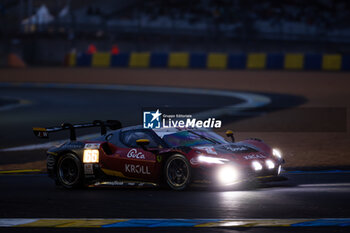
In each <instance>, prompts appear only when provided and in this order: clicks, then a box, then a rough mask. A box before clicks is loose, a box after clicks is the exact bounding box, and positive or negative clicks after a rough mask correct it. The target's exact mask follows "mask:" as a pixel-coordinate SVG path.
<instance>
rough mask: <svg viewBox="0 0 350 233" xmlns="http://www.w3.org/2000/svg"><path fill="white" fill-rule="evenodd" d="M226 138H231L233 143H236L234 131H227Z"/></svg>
mask: <svg viewBox="0 0 350 233" xmlns="http://www.w3.org/2000/svg"><path fill="white" fill-rule="evenodd" d="M226 136H227V137H228V138H231V140H232V142H235V137H234V136H233V132H232V130H227V131H226Z"/></svg>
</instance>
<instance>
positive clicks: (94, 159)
mask: <svg viewBox="0 0 350 233" xmlns="http://www.w3.org/2000/svg"><path fill="white" fill-rule="evenodd" d="M98 161H99V152H98V150H91V149H88V150H84V157H83V163H98Z"/></svg>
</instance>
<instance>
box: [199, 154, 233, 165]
mask: <svg viewBox="0 0 350 233" xmlns="http://www.w3.org/2000/svg"><path fill="white" fill-rule="evenodd" d="M227 161H228V160H227V159H223V158H216V157H210V156H205V155H200V156H198V162H201V163H212V164H224V163H225V162H227Z"/></svg>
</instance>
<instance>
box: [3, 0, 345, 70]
mask: <svg viewBox="0 0 350 233" xmlns="http://www.w3.org/2000/svg"><path fill="white" fill-rule="evenodd" d="M0 22H1V23H0V58H1V61H0V65H1V66H7V65H8V59H9V57H8V55H9V54H11V53H13V54H16V55H17V56H18V57H19V58H20V59H22V60H23V62H24V63H25V64H29V65H34V66H37V65H62V64H63V63H64V57H65V56H66V55H67V54H68V53H82V52H84V53H85V52H90V53H94V52H96V51H102V52H112V53H114V54H117V53H128V52H143V51H152V52H160V53H162V52H163V53H167V52H177V51H187V52H192V53H195V52H199V53H209V52H231V53H251V52H264V53H288V52H293V53H331V54H346V53H350V2H349V1H347V0H308V1H304V0H283V1H280V0H259V1H255V0H197V1H193V0H148V1H141V0H128V1H123V0H100V1H93V0H2V1H1V2H0ZM89 46H90V47H89ZM15 63H16V62H15Z"/></svg>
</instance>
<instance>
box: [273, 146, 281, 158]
mask: <svg viewBox="0 0 350 233" xmlns="http://www.w3.org/2000/svg"><path fill="white" fill-rule="evenodd" d="M272 154H273V155H274V156H276V157H277V158H279V159H281V158H282V153H281V151H280V150H278V149H276V148H273V149H272Z"/></svg>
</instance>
